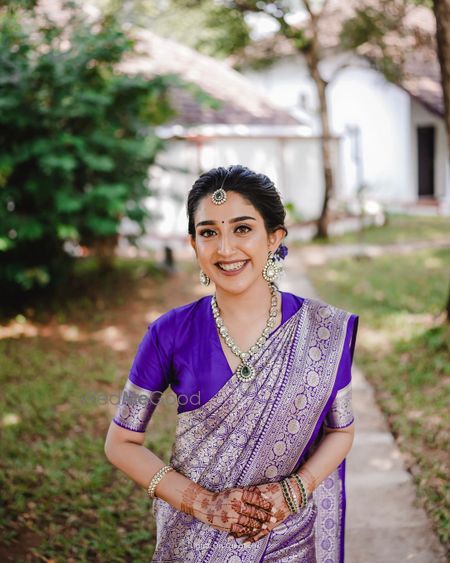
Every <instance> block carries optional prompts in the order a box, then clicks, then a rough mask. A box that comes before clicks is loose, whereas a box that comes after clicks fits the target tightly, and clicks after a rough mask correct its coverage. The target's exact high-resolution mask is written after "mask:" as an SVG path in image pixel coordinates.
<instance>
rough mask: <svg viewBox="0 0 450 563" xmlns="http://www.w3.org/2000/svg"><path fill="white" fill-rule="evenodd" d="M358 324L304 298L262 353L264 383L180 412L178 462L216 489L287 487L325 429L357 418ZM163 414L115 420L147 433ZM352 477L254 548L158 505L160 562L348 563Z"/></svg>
mask: <svg viewBox="0 0 450 563" xmlns="http://www.w3.org/2000/svg"><path fill="white" fill-rule="evenodd" d="M285 295H286V294H285V293H283V300H284V297H285ZM208 302H209V299H208ZM356 319H357V317H355V316H354V315H351V314H350V313H347V312H345V311H343V310H340V309H337V308H334V307H332V306H330V305H326V304H324V303H322V302H319V301H316V300H310V299H305V300H303V302H302V305H301V307H300V309H299V310H297V312H295V313H294V314H293V315H292V316H291V317H290V318H289V319H288V320H286V321H285V322H282V324H281V325H280V327H279V328H278V329H276V330H275V331H273V332H272V333H271V335H270V336H269V337H268V339H267V341H266V343H265V345H264V346H263V348H262V349H260V350H259V351H258V353H257V354H255V355H254V356H253V358H252V364H253V365H254V367H255V368H256V371H257V374H258V375H257V377H256V379H255V380H254V381H252V382H249V383H242V382H240V381H239V380H238V379H237V378H236V376H235V375H231V376H230V377H229V378H228V379H227V381H226V382H225V383H224V384H223V385H222V386H221V388H220V389H219V390H218V391H217V392H216V393H215V394H214V395H212V396H211V397H209V398H208V400H206V402H204V403H203V404H201V406H200V407H197V408H194V409H191V410H183V411H182V412H179V413H178V422H177V430H176V439H175V443H174V446H173V450H172V455H171V459H170V464H171V465H172V466H173V467H174V468H175V469H176V470H177V471H179V472H180V473H183V474H184V475H186V476H187V477H189V478H190V479H191V480H193V481H195V482H197V483H199V484H200V485H202V486H204V487H206V488H207V489H208V490H211V491H221V490H223V489H226V488H229V487H239V486H248V485H253V484H261V483H268V482H275V481H280V480H281V479H282V478H283V477H285V476H287V475H289V474H290V473H292V472H293V471H294V470H297V469H298V468H299V467H300V465H301V464H302V463H303V461H304V460H305V459H306V458H307V456H308V454H310V453H311V451H313V448H314V445H315V444H316V443H317V442H318V440H319V439H320V436H321V430H322V429H323V425H324V424H326V425H328V426H330V427H334V428H337V427H345V426H348V425H349V424H351V423H352V421H353V415H352V409H351V388H350V382H349V381H348V383H347V384H346V385H345V386H343V387H342V386H341V387H340V383H341V384H342V381H341V382H340V383H339V378H338V368H339V366H342V362H341V359H342V357H343V355H344V352H347V355H349V352H348V350H346V349H345V348H346V347H347V348H348V347H351V355H352V354H353V347H354V342H355V334H356V322H355V320H356ZM350 324H351V325H352V326H351V330H348V329H349V326H350ZM349 334H350V338H349ZM166 360H169V358H168V357H166ZM160 361H161V359H160ZM171 365H173V358H172V364H171ZM348 367H350V366H348ZM230 371H231V370H230ZM348 373H349V370H348ZM171 375H172V376H173V373H172V374H170V373H168V375H167V377H168V378H169V377H170V376H171ZM133 379H134V381H133ZM139 381H140V380H139ZM137 382H138V380H137V379H136V378H133V377H132V376H130V379H129V381H128V383H127V386H126V387H127V388H128V389H129V390H130V389H134V391H135V392H141V393H142V392H144V393H147V395H148V397H149V398H150V397H151V396H152V394H153V393H154V391H153V389H152V390H151V391H149V390H148V389H147V387H148V386H146V387H145V388H144V387H141V386H140V385H138V384H137ZM156 403H157V400H156V401H155V404H156ZM153 409H154V406H153V407H151V408H148V407H147V408H146V409H142V408H138V409H137V410H136V408H135V406H134V405H130V404H122V406H121V408H120V410H118V413H117V414H116V417H115V418H114V420H115V422H116V423H117V424H119V425H121V426H123V427H125V428H129V429H132V430H136V431H144V430H145V427H146V425H147V422H148V420H149V418H150V416H151V413H152V411H153ZM344 477H345V462H343V463H342V464H341V465H340V467H339V468H338V469H337V470H336V471H335V472H334V473H333V474H332V475H330V476H329V477H328V478H327V479H326V480H325V481H324V482H323V483H321V484H320V485H319V487H318V488H317V489H316V491H315V492H314V494H313V496H312V497H311V499H310V501H309V503H308V506H307V507H306V508H305V509H303V510H302V511H300V512H299V513H297V514H292V515H290V516H289V517H288V518H287V519H286V520H284V522H283V523H282V524H280V525H278V526H277V527H276V528H275V529H274V530H272V532H271V533H270V534H269V535H268V536H266V537H265V538H263V539H261V540H259V541H258V542H256V543H254V544H250V545H243V544H240V543H238V542H237V541H236V540H235V539H231V540H230V539H229V538H228V535H227V534H226V533H224V532H220V531H217V530H215V529H214V528H212V527H210V526H208V525H206V524H204V523H202V522H200V521H198V520H196V519H195V518H194V517H193V516H190V515H187V514H185V513H183V512H179V511H177V510H176V509H174V508H173V507H172V506H171V505H169V504H168V503H166V502H165V501H163V500H162V499H159V498H157V499H155V501H154V503H153V514H154V516H155V518H156V522H157V545H156V550H155V554H154V557H153V561H157V562H159V561H161V562H162V561H171V562H180V563H181V562H183V563H185V562H195V563H198V562H203V563H209V562H214V563H222V562H230V563H238V562H248V563H250V562H251V563H253V562H258V561H264V562H273V563H275V562H277V563H285V562H286V563H287V562H289V561H296V562H298V561H303V562H305V563H309V562H311V563H313V562H316V561H317V562H320V563H338V562H342V561H343V553H344V552H343V532H344V517H345V489H344Z"/></svg>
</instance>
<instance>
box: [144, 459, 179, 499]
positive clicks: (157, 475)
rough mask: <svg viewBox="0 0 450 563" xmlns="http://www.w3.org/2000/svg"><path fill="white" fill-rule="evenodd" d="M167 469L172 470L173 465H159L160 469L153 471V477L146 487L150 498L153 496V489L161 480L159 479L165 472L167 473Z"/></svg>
mask: <svg viewBox="0 0 450 563" xmlns="http://www.w3.org/2000/svg"><path fill="white" fill-rule="evenodd" d="M169 471H173V467H171V466H170V465H165V466H164V467H161V469H160V470H159V471H157V472H156V473H155V475H154V476H153V479H152V480H151V481H150V484H149V486H148V489H147V494H148V496H149V497H150V498H155V490H156V487H157V485H158V483H159V482H160V481H161V479H162V478H163V477H164V475H165V474H166V473H168V472H169Z"/></svg>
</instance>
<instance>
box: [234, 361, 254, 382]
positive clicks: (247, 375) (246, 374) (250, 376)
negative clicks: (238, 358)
mask: <svg viewBox="0 0 450 563" xmlns="http://www.w3.org/2000/svg"><path fill="white" fill-rule="evenodd" d="M236 377H237V378H238V379H239V381H243V382H245V381H253V380H254V379H255V377H256V371H255V368H254V367H253V366H251V365H249V364H244V363H242V364H239V366H238V368H237V370H236Z"/></svg>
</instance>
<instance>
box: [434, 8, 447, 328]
mask: <svg viewBox="0 0 450 563" xmlns="http://www.w3.org/2000/svg"><path fill="white" fill-rule="evenodd" d="M433 10H434V15H435V17H436V40H437V51H438V57H439V64H440V67H441V80H442V90H443V93H444V119H445V127H446V130H447V149H448V155H449V169H450V0H434V2H433ZM446 312H447V320H448V322H450V285H449V291H448V297H447V305H446Z"/></svg>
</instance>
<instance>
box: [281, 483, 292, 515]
mask: <svg viewBox="0 0 450 563" xmlns="http://www.w3.org/2000/svg"><path fill="white" fill-rule="evenodd" d="M280 485H281V490H282V491H283V497H284V500H285V501H286V504H287V505H288V508H289V510H290V511H291V512H292V513H295V506H294V504H293V502H292V499H291V496H290V493H289V489H288V487H287V485H286V482H285V480H284V479H283V480H282V481H280Z"/></svg>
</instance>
